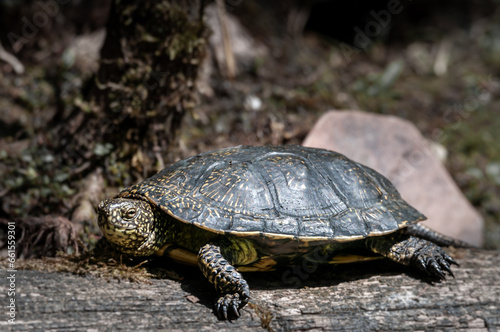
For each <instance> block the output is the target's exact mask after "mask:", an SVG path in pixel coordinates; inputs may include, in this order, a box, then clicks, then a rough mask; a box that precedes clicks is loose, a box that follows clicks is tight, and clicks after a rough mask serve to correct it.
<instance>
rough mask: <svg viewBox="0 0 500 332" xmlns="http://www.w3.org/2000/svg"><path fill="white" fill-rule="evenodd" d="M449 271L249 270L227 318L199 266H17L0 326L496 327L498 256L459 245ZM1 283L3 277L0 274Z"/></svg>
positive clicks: (391, 267)
mask: <svg viewBox="0 0 500 332" xmlns="http://www.w3.org/2000/svg"><path fill="white" fill-rule="evenodd" d="M452 255H453V256H454V257H455V258H456V260H457V261H459V262H460V264H461V266H460V267H456V268H454V273H455V279H453V278H448V280H446V281H444V282H441V283H436V284H429V283H427V282H426V281H425V280H422V279H421V278H420V277H419V276H418V275H416V274H413V273H412V272H409V270H407V269H405V268H402V267H400V266H399V265H396V264H393V263H391V262H388V261H377V262H370V263H360V264H351V265H344V266H339V267H336V268H335V267H333V266H329V267H328V266H327V267H324V268H323V267H322V268H320V269H319V270H318V271H309V273H306V272H304V271H300V272H298V271H295V272H294V275H295V276H297V277H299V279H300V285H299V286H300V288H296V287H293V286H289V285H286V284H284V282H283V281H285V280H286V279H287V278H288V277H289V274H285V273H286V271H287V270H285V271H280V272H273V273H246V274H245V276H246V278H247V280H248V281H249V285H250V288H251V292H252V299H251V300H250V303H251V304H249V305H247V306H246V307H245V308H244V309H243V310H242V311H241V317H240V318H239V319H238V320H236V321H233V322H225V321H218V320H217V318H216V317H215V316H214V314H213V313H212V309H211V308H212V304H213V301H214V299H215V292H214V291H213V289H212V288H211V286H210V285H209V284H208V282H207V281H205V280H203V278H202V277H201V273H200V272H199V271H196V270H195V269H191V268H181V267H179V266H172V268H173V269H174V270H177V273H178V274H179V275H180V276H181V277H183V280H181V281H174V280H166V279H163V280H151V284H144V283H130V282H126V281H125V282H124V281H122V282H118V281H106V280H103V279H99V278H94V277H80V276H75V275H70V274H65V273H47V272H37V271H18V272H17V273H16V280H15V285H16V305H17V310H18V312H17V316H16V321H15V322H16V324H15V325H9V324H8V323H7V319H8V318H6V316H7V315H6V314H7V313H6V312H5V311H6V310H7V309H5V307H6V306H5V305H6V304H7V303H8V300H9V299H8V298H7V291H6V287H3V286H2V289H4V290H3V291H2V295H1V297H2V298H1V301H2V306H3V307H4V312H5V313H4V319H2V321H0V329H2V330H6V329H7V330H12V331H14V330H55V329H61V330H65V331H73V330H78V331H83V330H85V331H107V330H117V329H122V330H129V331H133V330H152V329H161V330H168V331H172V330H177V331H180V330H182V331H216V330H219V331H233V330H241V329H244V330H252V331H265V330H266V329H268V330H274V331H304V330H307V331H327V330H328V331H330V330H338V331H341V330H355V331H371V330H378V331H393V330H409V331H413V330H431V329H432V330H434V329H438V330H450V331H452V330H453V331H455V330H458V329H467V330H471V329H473V330H475V331H487V330H489V331H497V330H499V329H500V303H499V299H500V256H499V255H498V253H497V252H491V251H482V250H472V251H471V250H456V251H454V252H453V253H452ZM2 280H4V281H2V283H3V284H2V285H5V282H6V281H5V280H6V279H5V278H2Z"/></svg>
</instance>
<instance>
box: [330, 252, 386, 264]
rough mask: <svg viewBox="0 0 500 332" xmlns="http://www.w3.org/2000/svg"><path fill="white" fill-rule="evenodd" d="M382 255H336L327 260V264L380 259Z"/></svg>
mask: <svg viewBox="0 0 500 332" xmlns="http://www.w3.org/2000/svg"><path fill="white" fill-rule="evenodd" d="M381 258H383V256H360V255H347V254H346V255H337V256H335V257H332V259H331V260H329V261H328V264H349V263H355V262H366V261H373V260H376V259H381Z"/></svg>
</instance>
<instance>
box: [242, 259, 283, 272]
mask: <svg viewBox="0 0 500 332" xmlns="http://www.w3.org/2000/svg"><path fill="white" fill-rule="evenodd" d="M276 264H277V263H276V261H275V260H274V259H272V258H264V259H261V260H260V261H258V262H257V263H255V264H252V265H246V266H238V271H239V272H267V271H274V270H275V267H274V266H275V265H276Z"/></svg>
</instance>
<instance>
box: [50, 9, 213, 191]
mask: <svg viewBox="0 0 500 332" xmlns="http://www.w3.org/2000/svg"><path fill="white" fill-rule="evenodd" d="M202 14H203V1H201V0H200V1H188V0H186V1H166V0H163V1H153V0H148V1H141V0H134V1H113V3H112V6H111V9H110V14H109V20H108V24H107V35H106V40H105V42H104V45H103V47H102V50H101V64H100V68H99V71H98V73H97V75H96V76H95V77H94V78H93V79H92V81H91V82H90V84H89V85H88V88H87V90H86V91H84V101H82V102H81V103H79V104H78V107H75V108H74V109H73V111H72V112H71V114H69V116H66V117H65V116H63V115H62V114H61V113H58V114H57V115H56V116H55V118H54V119H55V120H54V121H55V122H56V123H58V124H59V126H58V130H57V135H56V139H55V140H56V141H57V142H59V143H58V144H59V147H60V152H62V153H63V158H64V159H65V162H66V163H68V164H70V165H73V167H79V166H80V167H85V164H86V165H87V167H89V166H92V167H91V169H94V168H95V167H96V166H105V167H106V169H107V170H108V171H109V172H110V173H111V174H114V175H115V176H117V177H120V176H122V179H127V178H129V177H130V174H132V181H133V180H134V179H133V178H137V177H144V176H147V175H151V174H153V173H155V171H157V170H158V169H160V168H162V167H163V166H164V165H163V158H165V157H168V156H169V155H168V152H169V151H170V149H171V148H172V147H173V146H174V145H175V142H176V136H177V134H178V133H179V130H180V124H181V120H182V117H183V115H184V113H185V112H186V110H187V109H189V108H192V107H193V106H194V105H195V97H194V84H195V80H196V77H197V72H198V67H199V65H200V63H201V61H202V58H203V55H204V50H205V37H206V35H205V33H206V30H205V26H204V23H203V19H202ZM122 160H124V161H131V163H127V164H126V166H124V167H125V169H112V167H113V165H115V166H116V162H117V161H122ZM89 162H90V163H89ZM129 165H130V166H131V167H130V168H131V169H127V167H129ZM134 172H135V175H136V176H133V175H134ZM120 182H121V181H120Z"/></svg>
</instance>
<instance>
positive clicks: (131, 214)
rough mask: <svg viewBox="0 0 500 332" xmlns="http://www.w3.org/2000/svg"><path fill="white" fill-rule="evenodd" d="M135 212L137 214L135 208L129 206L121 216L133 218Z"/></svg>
mask: <svg viewBox="0 0 500 332" xmlns="http://www.w3.org/2000/svg"><path fill="white" fill-rule="evenodd" d="M136 214H137V210H136V209H135V208H130V209H128V210H127V211H125V213H124V215H123V217H124V218H125V219H134V217H135V215H136Z"/></svg>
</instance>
